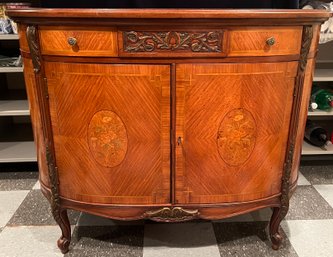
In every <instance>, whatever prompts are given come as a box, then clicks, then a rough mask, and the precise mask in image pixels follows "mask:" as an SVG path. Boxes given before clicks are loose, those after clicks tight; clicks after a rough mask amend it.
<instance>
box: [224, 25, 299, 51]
mask: <svg viewBox="0 0 333 257" xmlns="http://www.w3.org/2000/svg"><path fill="white" fill-rule="evenodd" d="M301 40H302V27H301V26H297V27H296V26H293V27H248V28H246V27H245V28H239V29H238V28H234V29H230V30H229V53H228V55H229V56H272V55H292V54H299V53H300V48H301Z"/></svg>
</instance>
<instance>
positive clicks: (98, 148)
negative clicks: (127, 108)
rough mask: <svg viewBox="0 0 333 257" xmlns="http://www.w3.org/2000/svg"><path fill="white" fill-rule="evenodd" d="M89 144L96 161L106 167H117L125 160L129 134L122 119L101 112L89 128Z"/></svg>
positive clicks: (112, 114) (96, 115) (109, 112)
mask: <svg viewBox="0 0 333 257" xmlns="http://www.w3.org/2000/svg"><path fill="white" fill-rule="evenodd" d="M88 142H89V147H90V151H91V153H92V155H93V156H94V158H95V160H96V161H97V162H98V163H99V164H101V165H103V166H105V167H115V166H117V165H119V164H120V163H121V162H122V161H123V160H124V158H125V155H126V151H127V143H128V140H127V132H126V128H125V125H124V123H123V122H122V120H121V119H120V117H119V116H118V115H117V114H116V113H114V112H112V111H105V110H104V111H99V112H97V113H95V115H94V116H93V117H92V119H91V121H90V124H89V128H88Z"/></svg>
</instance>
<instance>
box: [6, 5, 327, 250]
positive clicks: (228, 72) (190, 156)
mask: <svg viewBox="0 0 333 257" xmlns="http://www.w3.org/2000/svg"><path fill="white" fill-rule="evenodd" d="M8 15H9V16H11V17H12V18H14V19H15V20H16V21H17V22H18V23H19V29H20V31H19V35H20V48H21V52H22V56H23V57H24V65H25V71H24V72H25V80H26V85H27V91H28V96H29V102H30V109H31V114H32V123H33V128H34V135H35V141H36V143H37V150H38V161H39V168H40V181H41V188H42V192H43V193H44V195H45V196H46V197H47V198H48V199H49V201H50V203H51V210H52V214H53V216H54V218H55V220H56V222H57V223H58V224H59V226H60V228H61V231H62V235H61V237H60V238H59V240H58V246H59V248H60V249H61V251H62V252H63V253H66V252H67V251H68V250H69V244H70V240H71V229H70V224H69V221H68V217H67V209H75V210H80V211H85V212H89V213H92V214H96V215H100V216H104V217H108V218H114V219H123V220H133V219H152V220H155V221H162V222H180V221H185V220H190V219H195V218H203V219H222V218H226V217H231V216H234V215H239V214H243V213H246V212H250V211H253V210H257V209H261V208H266V207H270V208H273V215H272V217H271V221H270V225H269V233H270V238H271V240H272V247H273V248H274V249H278V247H279V246H280V245H281V242H282V236H281V234H280V232H279V225H280V222H281V221H282V219H283V218H284V217H285V215H286V214H287V211H288V208H289V198H290V197H291V194H292V192H293V191H294V190H295V188H296V183H297V176H298V165H299V156H300V152H301V143H302V137H303V130H304V124H305V120H306V111H307V103H308V99H309V94H310V88H311V82H312V74H313V69H314V62H315V56H316V51H317V44H318V36H319V28H320V27H319V26H320V24H321V23H322V22H323V21H325V20H326V19H327V18H328V17H329V13H328V12H325V11H321V10H218V9H215V10H202V9H200V10H189V9H184V10H175V9H167V10H157V9H149V10H148V9H147V10H145V9H141V10H140V9H137V10H133V9H132V10H126V9H119V10H115V9H109V10H107V9H103V10H99V9H89V10H88V9H75V10H74V9H28V10H9V11H8ZM268 39H269V40H268ZM267 40H268V41H267ZM69 43H70V44H69Z"/></svg>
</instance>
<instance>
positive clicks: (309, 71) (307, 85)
mask: <svg viewBox="0 0 333 257" xmlns="http://www.w3.org/2000/svg"><path fill="white" fill-rule="evenodd" d="M319 36H320V26H319V25H315V26H314V27H313V39H312V43H311V47H310V52H309V56H312V57H315V56H316V52H317V49H318V42H319ZM315 60H316V59H315V58H309V59H308V63H307V66H306V70H305V78H304V88H303V95H302V98H301V99H302V102H301V109H300V114H299V124H298V129H297V136H296V144H295V151H294V157H293V167H292V171H291V176H290V182H291V184H294V183H296V181H297V178H298V172H299V164H300V158H301V153H302V144H303V138H304V130H305V124H306V119H307V116H308V107H309V99H310V96H311V88H312V80H313V75H314V69H315Z"/></svg>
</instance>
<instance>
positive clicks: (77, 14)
mask: <svg viewBox="0 0 333 257" xmlns="http://www.w3.org/2000/svg"><path fill="white" fill-rule="evenodd" d="M7 14H8V15H9V16H10V17H12V18H14V19H15V18H16V19H22V18H66V19H68V18H69V19H77V18H94V19H105V18H108V19H113V18H116V19H119V18H124V19H133V18H134V19H292V20H295V19H296V20H297V19H298V20H308V21H319V22H321V21H324V20H326V19H327V18H328V17H330V13H329V12H328V11H325V10H298V9H295V10H294V9H46V8H29V9H20V10H18V9H16V10H14V9H13V10H7Z"/></svg>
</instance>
